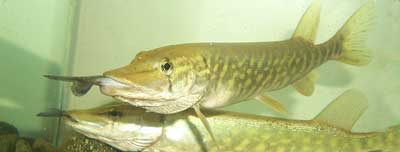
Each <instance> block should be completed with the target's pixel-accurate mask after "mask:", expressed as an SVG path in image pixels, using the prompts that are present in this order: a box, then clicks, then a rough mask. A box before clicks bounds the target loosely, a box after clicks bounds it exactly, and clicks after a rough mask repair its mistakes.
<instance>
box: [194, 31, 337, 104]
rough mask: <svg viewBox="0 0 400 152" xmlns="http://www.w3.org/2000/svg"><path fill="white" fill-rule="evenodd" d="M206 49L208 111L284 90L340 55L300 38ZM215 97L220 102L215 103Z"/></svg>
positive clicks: (214, 46) (220, 44) (224, 45)
mask: <svg viewBox="0 0 400 152" xmlns="http://www.w3.org/2000/svg"><path fill="white" fill-rule="evenodd" d="M197 45H199V44H197ZM200 45H207V44H200ZM193 47H196V44H194V45H193ZM204 49H205V51H203V52H202V57H204V58H205V61H206V62H207V66H206V67H208V68H209V69H208V71H209V75H208V76H209V79H208V81H209V82H208V87H207V89H208V90H207V91H208V92H207V93H208V94H207V95H206V96H205V98H204V100H203V101H204V102H205V103H203V106H204V107H208V108H216V107H223V106H226V105H228V104H231V103H235V102H238V101H242V100H245V99H249V98H252V97H254V96H255V95H257V94H260V93H262V92H265V91H274V90H278V89H281V88H284V87H286V86H288V85H291V84H293V83H294V82H296V81H298V80H300V79H301V78H303V77H305V76H306V75H307V74H308V73H309V72H310V71H312V70H313V69H314V68H316V67H318V66H320V65H321V64H323V63H324V62H326V61H328V60H329V59H332V56H333V55H334V53H340V52H339V51H337V52H335V51H336V50H332V49H327V47H321V46H316V45H314V44H312V43H311V42H309V41H306V40H304V39H301V38H297V39H291V40H287V41H281V42H267V43H265V42H264V43H263V42H260V43H237V44H229V43H215V44H214V43H213V44H209V46H208V47H204ZM338 49H339V48H338ZM332 52H333V53H332ZM213 98H218V101H219V102H220V103H214V102H215V101H213V100H212V99H213ZM221 99H222V100H221ZM228 101H229V102H231V103H226V102H228ZM207 102H209V103H207Z"/></svg>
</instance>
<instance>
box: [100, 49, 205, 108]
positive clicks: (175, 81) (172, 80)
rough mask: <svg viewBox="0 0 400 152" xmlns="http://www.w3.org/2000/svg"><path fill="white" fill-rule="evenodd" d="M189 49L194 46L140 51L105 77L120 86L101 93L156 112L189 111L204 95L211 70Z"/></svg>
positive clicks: (106, 88) (105, 89) (107, 88)
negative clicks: (129, 61)
mask: <svg viewBox="0 0 400 152" xmlns="http://www.w3.org/2000/svg"><path fill="white" fill-rule="evenodd" d="M186 49H192V50H193V47H188V46H169V47H163V48H158V49H155V50H151V51H144V52H140V53H139V54H137V55H136V57H135V58H134V59H133V61H132V62H131V63H130V64H129V65H126V66H124V67H121V68H118V69H114V70H111V71H107V72H105V73H104V74H103V75H104V76H105V77H107V78H110V79H112V80H113V81H115V82H114V83H115V84H119V85H104V86H102V87H101V91H102V93H103V94H106V95H109V96H112V97H114V98H116V99H118V100H121V101H124V102H128V103H130V104H132V105H134V106H139V107H142V108H145V109H147V110H149V111H152V112H156V113H163V114H169V113H176V112H179V111H183V110H185V109H187V108H190V107H191V106H193V105H194V104H195V103H197V102H199V101H200V99H201V97H202V96H203V95H204V94H205V90H206V86H207V84H208V80H209V79H208V73H209V71H208V70H209V69H208V68H207V65H206V61H205V60H204V59H203V58H202V57H201V56H198V55H196V54H193V53H188V51H184V50H186ZM191 52H193V51H191ZM121 86H123V87H121Z"/></svg>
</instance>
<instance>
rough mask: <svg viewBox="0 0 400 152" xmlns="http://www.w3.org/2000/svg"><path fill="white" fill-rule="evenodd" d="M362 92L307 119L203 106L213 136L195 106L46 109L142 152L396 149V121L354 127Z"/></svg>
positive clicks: (399, 137) (399, 136) (399, 130)
mask: <svg viewBox="0 0 400 152" xmlns="http://www.w3.org/2000/svg"><path fill="white" fill-rule="evenodd" d="M367 104H368V103H367V99H366V97H365V96H364V95H363V94H362V93H360V92H358V91H356V90H349V91H346V92H345V93H343V94H342V95H341V96H339V97H338V98H336V99H335V100H334V101H333V102H331V103H330V104H329V105H328V106H327V107H326V108H325V109H324V110H323V111H322V112H321V113H320V114H319V115H317V116H316V117H315V118H314V119H311V120H289V119H279V118H271V117H266V116H256V115H249V114H240V113H234V112H226V111H215V110H204V111H203V112H204V114H205V116H207V118H208V121H209V122H210V124H211V126H212V129H213V131H214V133H215V135H216V136H217V137H218V138H217V139H218V141H217V142H218V143H219V148H220V149H219V150H218V149H217V148H216V146H215V144H216V143H215V142H212V140H209V139H207V138H206V137H207V135H208V133H207V131H206V130H205V129H204V127H203V126H202V122H201V120H199V118H198V117H196V114H195V112H194V111H193V110H186V111H183V112H180V113H177V114H170V115H162V114H158V113H152V112H145V110H144V109H142V108H137V107H134V106H130V105H129V104H127V103H113V104H109V105H105V106H101V107H97V108H93V109H87V110H72V111H66V112H65V111H64V112H62V111H57V112H47V113H46V112H45V113H41V114H39V115H41V116H64V121H65V122H66V124H67V125H69V126H71V127H72V128H73V129H74V130H76V131H78V132H80V133H82V134H83V135H86V136H88V137H90V138H93V139H97V140H100V141H101V142H104V143H107V144H109V145H111V146H113V147H115V148H118V149H120V150H123V151H144V152H158V151H162V152H187V151H191V152H205V151H207V152H219V151H230V152H243V151H251V152H264V151H274V152H284V151H296V152H309V151H345V152H350V151H351V152H389V151H393V152H394V151H398V150H400V126H394V127H390V128H389V129H386V130H385V131H382V132H352V131H351V128H352V126H353V125H354V124H355V122H356V121H357V120H358V119H359V117H360V116H361V115H362V113H363V112H364V111H365V110H366V108H367Z"/></svg>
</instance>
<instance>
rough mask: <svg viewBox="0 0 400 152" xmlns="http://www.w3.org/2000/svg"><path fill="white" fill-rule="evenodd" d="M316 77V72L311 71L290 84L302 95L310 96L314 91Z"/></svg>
mask: <svg viewBox="0 0 400 152" xmlns="http://www.w3.org/2000/svg"><path fill="white" fill-rule="evenodd" d="M318 77H319V76H318V73H317V72H315V71H312V72H310V73H309V74H308V75H307V76H306V77H304V78H303V79H301V80H299V81H297V82H295V83H294V84H293V85H292V86H293V87H294V88H295V89H296V90H297V91H298V92H299V93H301V94H302V95H304V96H311V95H312V94H313V92H314V85H315V80H317V79H318Z"/></svg>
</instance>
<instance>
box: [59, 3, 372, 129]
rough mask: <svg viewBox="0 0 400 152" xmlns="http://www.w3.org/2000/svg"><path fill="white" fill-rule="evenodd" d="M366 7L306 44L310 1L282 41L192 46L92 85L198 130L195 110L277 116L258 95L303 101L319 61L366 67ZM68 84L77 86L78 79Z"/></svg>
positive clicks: (311, 35) (165, 50)
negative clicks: (190, 117)
mask: <svg viewBox="0 0 400 152" xmlns="http://www.w3.org/2000/svg"><path fill="white" fill-rule="evenodd" d="M374 5H375V1H374V0H370V1H368V2H367V3H366V4H364V5H363V6H362V7H361V8H360V9H358V10H357V11H356V12H355V13H354V14H353V15H352V16H351V17H350V19H349V20H348V21H347V22H346V23H345V24H344V26H343V27H342V28H341V29H340V30H339V31H338V32H337V33H336V34H335V35H334V36H333V37H332V38H331V39H330V40H328V41H326V42H324V43H321V44H315V43H314V40H315V37H316V33H317V27H318V24H319V14H320V4H319V1H318V0H316V1H314V2H313V3H312V5H311V6H310V7H309V8H308V9H307V11H306V12H305V13H304V15H303V17H302V18H301V20H300V22H299V24H298V25H297V28H296V30H295V33H294V34H293V36H292V38H290V39H289V40H284V41H278V42H253V43H193V44H180V45H170V46H165V47H161V48H157V49H153V50H150V51H143V52H140V53H139V54H137V55H136V57H135V59H133V61H132V62H131V63H130V64H129V65H127V66H124V67H122V68H119V69H115V70H111V71H108V72H105V73H104V74H103V77H102V78H101V79H102V80H104V81H106V82H107V83H99V84H98V85H100V86H101V91H102V93H104V94H106V95H109V96H112V97H114V98H116V99H118V100H121V101H124V102H127V103H129V104H131V105H134V106H138V107H142V108H145V109H147V110H148V111H152V112H156V113H161V114H171V113H177V112H180V111H183V110H185V109H188V108H191V107H192V108H194V109H195V111H196V113H197V114H198V116H200V118H201V119H202V120H203V122H204V123H205V125H206V127H207V121H206V120H205V118H204V116H203V115H202V114H201V112H200V108H220V107H225V106H227V105H231V104H234V103H238V102H241V101H245V100H247V99H257V100H260V101H263V102H264V103H266V104H267V105H269V106H270V107H272V108H273V109H275V110H276V111H280V112H285V111H286V110H285V108H284V107H283V106H281V104H280V103H279V102H277V101H276V100H274V99H273V98H271V97H268V96H267V95H264V93H265V92H270V91H274V90H279V89H282V88H284V87H287V86H290V85H292V86H294V88H296V89H297V90H298V91H299V92H300V93H302V94H303V95H307V96H308V95H311V94H312V93H313V90H314V81H315V77H316V76H315V74H314V72H312V71H313V70H314V69H315V68H317V67H319V66H320V65H322V64H324V63H326V62H327V61H329V60H335V61H340V62H344V63H347V64H351V65H357V66H361V65H366V64H368V63H369V62H370V54H369V52H368V51H367V49H366V47H365V46H364V42H365V40H366V38H367V36H366V34H367V32H368V31H369V29H370V27H371V26H370V25H371V23H372V21H373V19H374V18H373V17H374V8H375V7H374ZM52 78H53V79H57V77H52ZM72 79H74V78H72ZM97 79H100V78H97ZM75 80H76V81H78V83H77V84H79V81H80V79H75ZM82 82H85V83H87V80H86V81H82ZM75 86H80V85H75ZM82 86H86V88H84V89H77V90H78V91H75V92H79V91H80V90H83V91H81V93H80V94H79V95H81V94H84V93H86V92H87V91H88V87H87V85H82Z"/></svg>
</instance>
